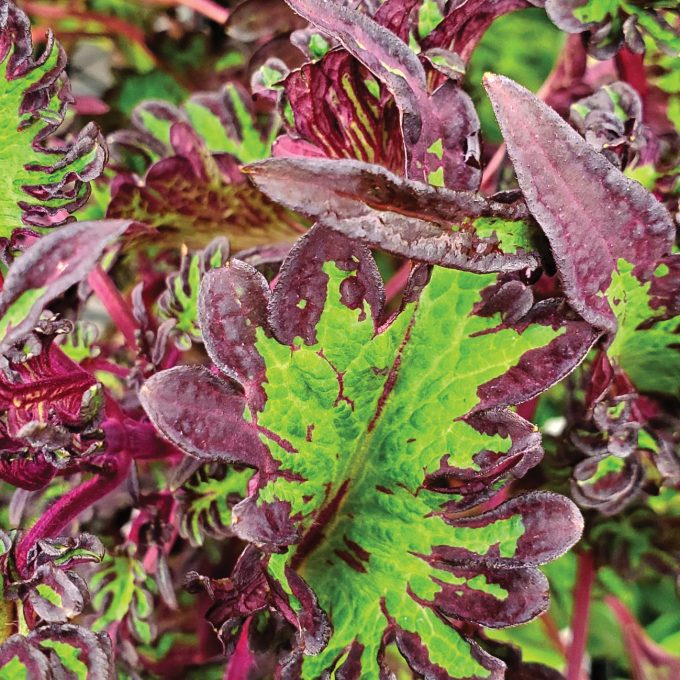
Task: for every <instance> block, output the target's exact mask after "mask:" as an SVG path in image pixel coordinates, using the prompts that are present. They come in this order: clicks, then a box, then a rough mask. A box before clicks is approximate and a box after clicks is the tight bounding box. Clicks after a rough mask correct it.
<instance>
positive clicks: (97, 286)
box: [87, 265, 137, 352]
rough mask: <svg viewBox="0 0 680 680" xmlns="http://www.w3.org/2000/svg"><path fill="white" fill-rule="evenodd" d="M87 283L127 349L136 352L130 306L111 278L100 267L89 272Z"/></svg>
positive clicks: (133, 320)
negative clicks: (125, 343)
mask: <svg viewBox="0 0 680 680" xmlns="http://www.w3.org/2000/svg"><path fill="white" fill-rule="evenodd" d="M87 282H88V283H89V284H90V285H91V286H92V290H94V292H95V293H96V295H97V297H98V298H99V299H100V300H101V302H102V304H103V305H104V307H106V311H107V312H108V313H109V316H110V317H111V320H112V321H113V323H115V324H116V326H117V327H118V330H119V331H120V332H121V333H122V334H123V337H124V338H125V341H126V342H127V344H128V347H129V348H130V349H131V350H132V351H133V352H136V351H137V322H136V321H135V317H134V316H132V311H131V310H130V306H129V305H128V303H127V302H126V301H125V299H124V298H123V296H122V295H121V294H120V291H119V290H118V288H116V286H115V285H114V283H113V281H112V280H111V277H110V276H109V275H108V274H107V273H106V272H105V271H104V270H103V269H102V268H101V266H100V265H97V267H96V268H95V269H94V270H93V271H92V272H90V275H89V276H88V277H87Z"/></svg>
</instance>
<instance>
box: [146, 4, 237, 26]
mask: <svg viewBox="0 0 680 680" xmlns="http://www.w3.org/2000/svg"><path fill="white" fill-rule="evenodd" d="M146 1H147V4H149V5H175V6H182V7H188V8H189V9H193V10H194V12H196V13H197V14H202V15H203V16H204V17H207V18H208V19H212V21H216V22H217V23H218V24H224V23H226V21H227V19H228V18H229V10H228V9H226V8H224V7H221V6H220V5H218V4H217V3H216V2H213V1H212V0H146Z"/></svg>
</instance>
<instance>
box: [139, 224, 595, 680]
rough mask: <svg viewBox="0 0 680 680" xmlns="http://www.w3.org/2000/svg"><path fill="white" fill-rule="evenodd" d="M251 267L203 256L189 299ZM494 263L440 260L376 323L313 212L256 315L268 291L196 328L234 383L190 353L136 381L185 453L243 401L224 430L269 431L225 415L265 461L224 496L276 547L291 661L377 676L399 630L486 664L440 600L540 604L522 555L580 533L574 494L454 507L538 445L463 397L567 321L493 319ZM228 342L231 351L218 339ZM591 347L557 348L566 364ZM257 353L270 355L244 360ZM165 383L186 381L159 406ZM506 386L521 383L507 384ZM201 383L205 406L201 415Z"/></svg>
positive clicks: (238, 442)
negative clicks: (232, 316) (440, 265)
mask: <svg viewBox="0 0 680 680" xmlns="http://www.w3.org/2000/svg"><path fill="white" fill-rule="evenodd" d="M257 276H258V275H257V273H256V272H255V271H254V270H250V269H248V268H247V267H246V266H245V265H243V266H241V267H238V268H236V267H234V266H232V267H229V268H228V269H223V270H218V271H215V272H210V273H208V274H207V275H206V277H205V279H204V283H203V288H204V290H203V291H202V293H201V296H202V302H201V309H202V311H201V315H202V316H204V315H205V314H206V313H207V312H206V311H204V310H208V309H209V308H210V306H211V303H212V300H213V299H214V300H215V304H217V305H218V306H219V305H222V304H223V303H222V302H219V297H220V296H227V295H230V294H232V295H233V293H230V291H237V292H238V291H241V292H243V291H245V290H247V289H248V287H249V286H252V285H253V283H252V279H253V278H254V277H257ZM239 281H240V282H241V283H240V285H239V283H238V282H239ZM495 281H496V276H495V275H488V274H487V275H483V276H480V275H475V274H469V273H465V272H460V271H455V270H445V269H435V270H434V272H433V274H432V279H431V281H430V282H429V283H428V284H427V285H426V286H425V288H424V290H423V292H422V294H421V295H420V296H419V297H417V296H414V297H417V299H413V300H412V301H411V302H408V303H406V306H405V308H404V310H403V311H402V312H401V313H400V314H399V315H397V316H396V317H394V318H392V319H391V321H390V322H388V323H387V324H384V325H378V324H379V323H380V321H379V320H380V318H381V316H382V310H381V301H382V291H381V288H380V280H379V277H378V275H377V270H376V268H375V264H374V262H373V260H372V258H371V256H370V253H369V252H368V251H367V250H366V249H364V248H362V247H360V246H357V245H355V244H352V242H350V241H348V240H347V239H345V238H344V237H342V236H340V235H333V234H332V232H328V231H326V230H324V229H322V228H320V227H315V228H314V229H313V230H312V231H310V232H309V233H308V234H307V235H306V236H305V237H304V238H303V239H301V241H300V242H298V244H297V245H296V246H295V247H294V248H293V251H292V252H291V255H290V256H289V258H288V259H287V261H286V263H285V264H284V266H283V268H282V271H281V274H280V277H279V279H278V283H277V285H276V287H275V289H274V291H273V293H272V296H271V299H270V301H269V303H268V307H269V313H268V315H267V316H268V319H267V321H266V322H264V325H263V322H262V321H258V319H260V320H261V319H262V314H263V312H266V306H265V304H266V299H265V300H262V301H259V299H258V297H251V296H246V297H244V298H243V299H245V300H248V302H249V304H247V305H245V304H244V305H243V307H242V321H241V322H237V323H232V324H231V325H230V328H232V329H233V333H232V335H229V336H226V337H223V336H215V338H213V339H212V340H211V341H210V340H207V341H206V342H207V343H208V345H209V344H210V343H211V342H212V343H213V344H215V345H219V346H220V352H219V359H220V361H222V362H225V363H226V364H227V366H226V369H225V368H223V369H222V370H223V371H224V370H226V372H227V374H228V375H229V377H230V380H232V379H234V378H237V379H238V380H239V382H241V381H243V390H244V391H243V392H242V393H241V394H238V393H236V392H235V391H234V388H233V387H231V386H230V385H231V383H230V382H225V381H221V380H220V379H218V378H216V377H215V376H213V375H212V374H210V373H208V372H207V371H201V370H200V369H188V368H184V369H172V370H171V371H167V372H164V373H159V374H157V375H156V376H154V377H152V378H151V379H150V380H148V381H147V382H146V384H145V386H144V387H143V389H142V393H141V397H142V403H143V404H144V406H145V408H146V410H147V412H148V413H149V415H150V417H151V418H152V420H153V421H154V422H155V424H156V425H157V427H159V429H160V430H161V432H162V433H163V434H164V435H165V436H166V437H168V438H169V439H170V440H171V441H173V442H174V443H176V444H177V445H178V446H180V447H182V448H184V449H185V450H186V451H187V452H188V453H191V454H192V455H200V453H199V452H201V451H202V452H203V456H204V457H208V458H213V459H215V458H220V457H224V454H223V453H222V451H224V448H225V443H226V441H227V437H226V436H225V435H224V434H221V432H220V430H221V429H222V427H223V426H222V424H221V423H225V422H230V423H231V422H236V417H235V416H236V409H237V408H238V405H239V404H240V406H241V409H242V410H241V417H242V424H241V425H237V429H234V428H233V426H232V427H231V429H232V431H233V432H241V433H243V432H248V433H251V435H252V433H254V432H256V433H258V434H259V438H260V440H261V444H262V446H264V447H266V448H265V450H264V451H262V450H260V449H259V448H258V447H255V446H253V442H252V439H250V440H246V439H244V438H240V439H239V435H237V434H233V433H230V434H229V444H228V447H229V449H230V450H229V456H228V457H229V459H231V460H236V461H240V462H241V463H245V464H247V465H251V466H253V467H257V468H258V469H259V474H258V476H257V477H256V478H255V480H254V481H255V482H256V488H254V486H253V485H252V484H251V486H250V487H249V490H250V495H249V496H248V497H247V498H246V499H245V500H243V501H242V502H240V503H239V504H238V505H236V506H234V508H233V510H232V516H233V528H234V531H235V532H236V533H237V535H239V536H241V537H242V538H243V539H245V540H248V541H249V542H251V543H254V544H256V545H259V546H260V547H261V549H262V550H264V551H266V552H270V553H271V554H270V555H269V556H268V557H267V558H266V560H265V561H264V563H263V567H264V568H265V570H266V578H267V579H268V580H270V582H271V583H272V584H273V585H272V586H271V587H272V589H273V592H274V593H276V594H275V595H274V597H275V601H276V602H278V603H279V604H278V605H277V606H278V607H280V608H282V609H281V611H282V612H283V613H284V616H287V618H288V619H289V620H290V621H291V622H293V623H294V625H296V627H298V629H299V630H300V650H301V651H306V652H307V654H313V655H312V656H307V655H302V656H296V655H294V656H293V657H291V659H290V660H289V665H288V667H287V668H288V672H290V674H291V677H302V678H310V679H311V678H315V679H316V678H319V677H325V675H326V674H328V673H331V672H333V671H334V672H335V673H336V675H337V676H338V677H341V676H343V674H346V675H347V677H360V676H361V675H365V676H368V677H372V676H375V677H377V676H378V674H379V673H380V661H379V659H380V658H381V655H382V650H383V648H384V644H386V641H388V640H389V639H396V642H397V645H398V646H399V649H400V650H401V653H402V654H403V655H404V657H405V658H406V659H407V660H408V662H409V663H410V664H411V666H412V668H414V669H415V670H417V671H419V672H421V673H425V674H426V675H430V676H431V677H437V678H439V677H441V678H472V677H479V678H482V677H493V678H500V677H501V673H502V667H503V666H502V664H501V663H500V662H498V661H497V660H494V659H493V658H491V657H489V656H488V655H486V654H485V653H483V652H482V651H481V650H480V649H478V648H477V647H476V646H475V645H474V644H471V643H470V642H469V641H467V640H465V639H464V638H461V637H460V636H459V635H458V634H457V633H456V632H455V630H454V628H453V627H452V626H451V623H450V619H456V618H459V619H464V620H469V621H473V622H476V623H480V624H483V625H489V626H494V625H496V626H505V625H511V624H515V623H520V622H522V621H526V620H528V619H530V618H532V617H533V616H535V615H537V614H538V613H540V612H541V611H542V610H543V609H544V608H545V606H546V603H547V599H546V598H547V584H546V581H545V579H544V578H543V576H542V575H541V574H540V572H539V571H538V570H537V569H536V568H535V567H536V565H538V564H541V563H543V562H545V561H548V560H550V559H552V558H554V557H555V556H556V555H558V554H560V553H561V552H563V551H564V550H566V549H567V548H568V547H569V546H570V545H572V544H573V542H574V541H576V540H577V539H578V537H579V535H580V531H581V518H580V516H579V514H578V512H577V511H576V510H575V508H574V506H573V505H572V504H571V503H570V502H569V501H568V500H567V499H565V498H562V497H559V496H556V495H551V494H542V493H537V494H533V495H528V496H522V497H518V498H515V499H513V500H511V501H509V502H508V503H506V504H504V505H502V506H500V507H499V508H497V509H496V510H493V511H490V512H487V513H483V514H478V515H475V516H472V517H470V516H463V515H461V514H460V513H459V510H460V509H462V508H471V507H475V506H477V505H478V504H479V502H480V501H481V500H482V499H484V498H486V497H488V495H489V494H490V493H493V492H494V491H495V490H497V489H500V488H502V486H503V485H504V484H505V483H506V482H507V480H508V479H510V478H513V477H516V476H521V475H522V474H524V472H525V471H526V470H527V469H528V468H530V467H531V466H532V465H535V464H536V462H538V460H539V459H540V455H541V451H540V443H539V439H538V435H537V433H536V432H535V431H534V429H533V427H532V426H531V425H530V424H528V423H526V421H523V420H522V419H521V418H520V417H519V416H517V415H516V414H514V413H512V412H510V411H509V410H507V409H504V408H503V407H502V406H503V405H504V404H505V403H507V402H506V401H504V400H507V399H508V392H507V391H506V392H505V393H504V394H503V395H499V396H498V400H499V401H495V402H494V400H493V398H491V399H488V400H487V402H486V403H487V407H488V408H487V409H486V410H475V407H476V406H477V405H478V403H479V397H478V390H479V388H480V386H481V385H483V384H485V383H489V382H490V381H493V380H494V379H496V378H498V377H499V376H502V375H503V374H504V373H505V372H507V371H508V370H510V369H511V368H512V367H513V366H515V365H516V364H517V363H518V362H519V361H520V360H521V358H522V356H523V354H524V353H525V352H527V351H530V350H537V349H540V348H544V350H545V351H544V354H543V361H544V362H546V363H551V362H555V357H553V356H552V355H551V349H550V348H551V347H554V345H553V344H552V343H553V342H554V341H555V340H556V339H557V338H559V337H560V336H561V335H564V334H566V333H567V332H568V331H567V329H566V328H565V327H564V326H562V327H557V328H553V327H552V326H551V325H541V324H528V325H526V326H525V327H523V328H521V330H520V327H519V326H518V327H517V328H515V327H511V326H508V327H504V326H503V323H502V321H501V320H500V318H499V317H498V316H497V315H496V314H492V313H488V310H487V311H486V312H485V314H486V315H484V316H482V315H480V314H478V313H477V310H478V308H479V307H480V305H481V302H482V300H481V297H480V287H484V286H490V285H492V284H494V282H495ZM263 285H264V284H263ZM258 305H260V310H259V311H258V310H257V309H256V308H257V306H258ZM211 329H212V325H211V324H207V325H204V326H203V332H204V335H206V336H207V335H208V334H209V333H211V332H212V330H211ZM590 342H591V344H592V339H591V341H590ZM239 346H240V347H242V348H243V350H242V353H240V354H234V355H233V356H234V357H235V361H234V362H233V364H230V362H229V357H230V356H232V354H231V353H230V349H229V348H230V347H239ZM589 346H590V345H589V344H587V343H586V344H585V345H581V346H579V349H578V350H576V348H575V347H572V348H571V351H572V361H573V365H576V363H578V361H580V359H581V358H582V357H583V356H584V354H585V352H587V348H588V347H589ZM479 356H484V357H487V358H490V357H493V360H492V361H488V360H487V361H485V362H483V363H482V362H480V361H479V360H478V357H479ZM241 357H247V361H244V360H242V359H241ZM558 363H559V362H558ZM218 365H220V364H219V363H218ZM252 365H256V366H259V367H263V368H264V372H262V371H261V370H260V369H259V368H258V370H256V371H248V370H246V369H244V366H246V367H247V366H252ZM208 376H209V377H208ZM555 379H557V375H556V376H555ZM258 381H259V385H258ZM551 382H554V380H552V381H551V379H550V377H547V378H546V383H545V385H544V388H547V387H548V386H549V384H550V383H551ZM208 386H209V389H210V394H209V393H208V392H207V391H206V387H208ZM258 387H259V389H258ZM178 394H187V395H190V396H188V398H187V399H186V400H184V399H182V404H181V405H178V406H177V407H176V409H174V411H173V414H172V416H171V417H168V415H166V405H167V403H168V401H169V400H170V398H171V395H172V398H173V399H176V396H177V395H178ZM220 394H221V395H223V396H218V395H220ZM203 395H205V397H204V396H203ZM514 397H515V400H514V401H512V402H511V403H517V400H518V399H519V400H520V401H521V400H522V399H523V398H524V395H522V390H521V388H519V389H517V388H516V391H515V393H514ZM204 399H205V400H206V401H208V400H209V401H210V402H211V403H212V404H213V407H212V409H211V410H210V412H207V411H204V415H202V416H201V415H200V413H201V409H202V408H203V406H202V402H203V400H204ZM199 402H201V403H199ZM218 402H221V403H222V404H224V407H225V408H224V409H223V412H222V414H221V415H218V414H219V407H218V406H217V404H218ZM191 403H193V404H195V407H193V408H192V406H191ZM190 413H191V415H189V414H190ZM189 418H191V420H189ZM189 422H191V423H192V426H191V428H190V429H189V428H188V427H187V426H186V425H185V423H187V424H188V423H189ZM397 564H398V565H400V568H399V569H396V570H395V568H394V565H397ZM252 578H253V579H254V578H255V576H254V575H253V577H252ZM249 582H250V580H249ZM233 583H234V582H232V585H231V586H230V587H231V588H233V587H234V585H233ZM248 587H249V588H250V587H255V586H254V584H252V586H248ZM310 589H311V591H310ZM310 593H311V594H310ZM348 593H352V596H351V598H350V597H348ZM312 594H313V596H312ZM229 597H232V596H231V595H230V596H229ZM230 601H231V600H230ZM253 602H254V600H253ZM317 603H318V604H317ZM229 607H230V605H228V604H227V603H225V604H224V605H219V603H216V605H215V613H214V616H213V619H211V620H213V624H214V625H218V624H219V621H218V620H215V617H217V619H219V617H220V614H219V613H218V612H222V615H221V616H223V617H224V618H223V619H222V623H224V622H225V621H227V620H228V619H229V617H230V616H231V615H232V614H231V613H229V612H230V611H231V610H230V609H229ZM318 607H320V608H321V610H323V612H325V615H326V616H327V617H328V620H329V624H330V626H331V629H332V630H331V631H329V628H328V626H327V625H324V624H323V623H322V621H323V616H322V615H321V614H320V613H319V612H318V611H317V610H318ZM315 612H316V613H315ZM227 627H228V626H227Z"/></svg>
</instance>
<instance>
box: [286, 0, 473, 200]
mask: <svg viewBox="0 0 680 680" xmlns="http://www.w3.org/2000/svg"><path fill="white" fill-rule="evenodd" d="M288 4H289V5H290V6H291V7H292V8H293V9H294V10H295V11H296V12H298V13H299V14H300V15H302V16H303V17H304V18H305V19H308V20H309V21H311V22H312V23H313V24H314V25H316V26H318V27H319V28H321V29H322V30H324V31H326V32H327V33H329V34H330V35H332V36H333V37H335V38H337V39H338V40H339V41H340V42H341V43H342V45H343V46H344V47H345V49H346V50H347V51H348V52H349V53H350V54H352V55H353V56H354V57H356V58H357V59H358V60H359V61H361V62H362V63H363V64H364V65H365V66H366V68H368V70H369V71H371V73H373V74H374V75H375V76H376V77H377V78H378V79H379V80H380V81H381V82H382V83H384V85H385V86H386V88H387V89H388V90H389V91H390V93H391V94H392V96H393V97H394V100H395V102H396V105H397V108H398V109H399V111H400V114H401V120H402V132H403V138H404V145H405V150H406V166H407V169H406V175H407V177H409V178H411V179H417V180H420V181H423V182H428V183H430V184H434V185H437V186H446V187H449V188H451V189H469V190H475V189H477V188H478V187H479V182H480V179H481V172H480V169H479V163H478V161H479V159H478V157H476V156H475V155H474V153H473V154H472V157H471V156H470V154H469V152H470V149H471V148H473V147H474V146H475V144H474V142H475V141H476V138H477V134H478V132H479V119H478V118H477V114H476V112H475V109H474V106H473V104H472V100H471V99H470V98H469V96H468V95H467V94H466V93H465V92H463V91H462V90H461V89H460V88H458V87H456V86H455V84H454V83H451V82H448V83H445V84H444V85H443V86H442V87H440V88H439V89H437V90H435V91H434V92H433V93H429V92H428V88H427V77H426V73H425V69H424V68H423V66H422V64H421V62H420V60H419V59H418V57H417V56H416V54H415V53H414V52H413V51H412V50H411V49H410V47H409V46H408V45H407V44H406V43H405V42H403V41H402V40H400V39H399V38H398V37H397V36H396V35H395V34H394V33H392V32H391V31H389V30H388V29H386V28H384V27H382V26H380V25H379V24H378V23H376V22H375V21H373V20H372V19H371V18H370V17H367V16H366V15H364V14H361V13H360V12H357V11H356V10H352V9H349V8H348V7H345V6H343V5H341V4H339V3H338V4H335V3H330V2H323V0H288Z"/></svg>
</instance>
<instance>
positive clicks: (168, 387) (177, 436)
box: [139, 366, 269, 468]
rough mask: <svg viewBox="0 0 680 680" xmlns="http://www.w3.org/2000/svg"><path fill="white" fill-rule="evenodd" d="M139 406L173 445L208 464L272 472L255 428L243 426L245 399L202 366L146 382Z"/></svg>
mask: <svg viewBox="0 0 680 680" xmlns="http://www.w3.org/2000/svg"><path fill="white" fill-rule="evenodd" d="M139 398H140V401H141V402H142V405H143V406H144V409H145V410H146V412H147V414H148V415H149V417H150V418H151V420H152V421H153V423H154V425H155V426H156V427H157V428H158V430H159V431H160V432H162V433H163V434H164V435H165V436H166V437H167V438H168V439H169V440H170V441H171V442H172V443H173V444H175V445H177V446H179V447H180V448H182V449H183V450H184V451H186V452H187V453H188V454H190V455H192V456H195V457H196V458H201V459H205V460H218V459H219V460H226V461H230V462H240V463H243V464H245V465H249V466H251V467H260V468H266V467H267V460H268V457H269V456H268V453H267V449H266V447H265V446H264V445H263V444H262V442H261V441H260V439H259V432H258V430H257V429H256V428H255V426H254V425H252V424H250V423H247V422H244V421H243V419H242V418H243V411H244V409H245V406H246V400H245V398H244V396H243V393H242V392H241V391H240V390H239V389H237V388H236V387H234V385H233V383H231V382H227V381H226V380H223V379H221V378H218V377H217V376H215V375H213V374H212V373H210V371H208V370H206V369H205V368H202V367H198V366H178V367H176V368H172V369H170V370H168V371H163V373H158V374H156V375H154V376H153V377H152V378H150V379H149V380H147V381H146V382H145V383H144V385H143V386H142V388H141V390H140V393H139Z"/></svg>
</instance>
